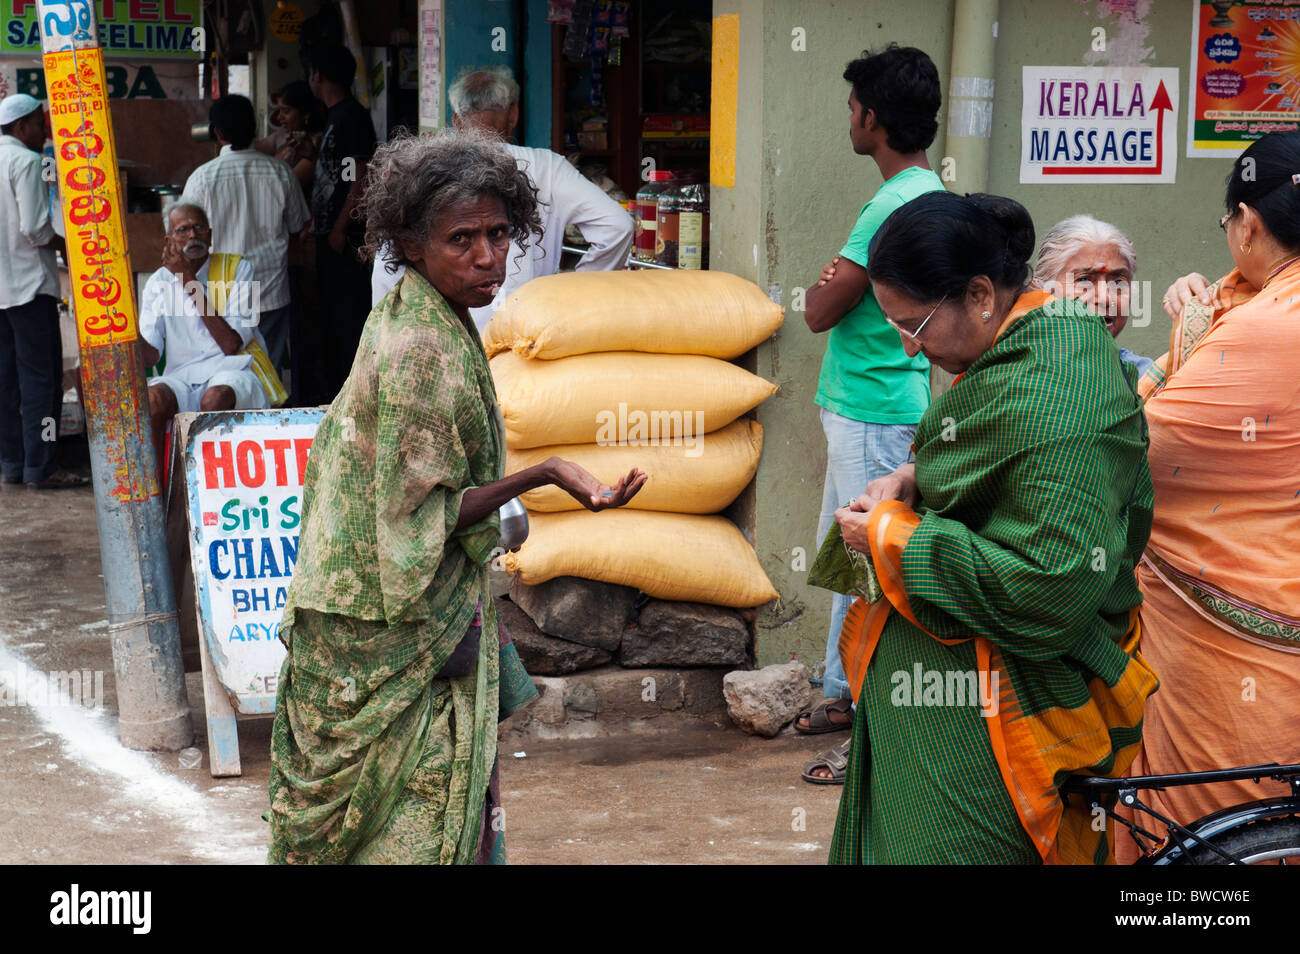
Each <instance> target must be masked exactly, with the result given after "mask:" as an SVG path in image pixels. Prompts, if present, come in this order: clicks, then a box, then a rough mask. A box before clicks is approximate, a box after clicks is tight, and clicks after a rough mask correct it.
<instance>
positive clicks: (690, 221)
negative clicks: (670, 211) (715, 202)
mask: <svg viewBox="0 0 1300 954" xmlns="http://www.w3.org/2000/svg"><path fill="white" fill-rule="evenodd" d="M674 205H675V206H676V208H677V267H678V268H690V269H701V268H708V267H709V187H708V185H706V184H705V183H704V182H700V181H693V182H687V183H685V184H683V185H682V186H681V188H680V189H679V190H678V195H677V198H676V199H675V201H674Z"/></svg>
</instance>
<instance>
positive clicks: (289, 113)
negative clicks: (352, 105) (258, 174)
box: [255, 80, 325, 197]
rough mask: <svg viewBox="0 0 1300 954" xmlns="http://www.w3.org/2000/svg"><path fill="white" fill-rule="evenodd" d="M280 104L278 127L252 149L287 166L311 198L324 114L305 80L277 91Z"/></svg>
mask: <svg viewBox="0 0 1300 954" xmlns="http://www.w3.org/2000/svg"><path fill="white" fill-rule="evenodd" d="M279 100H280V102H279V105H278V106H277V107H276V110H275V111H276V113H277V114H278V117H279V120H280V122H279V125H277V126H276V128H275V131H274V132H272V133H271V135H269V136H267V137H266V138H265V139H260V140H258V141H257V142H256V143H255V146H256V147H257V149H258V150H260V151H261V152H264V153H266V154H267V155H269V156H275V157H276V158H277V159H283V160H284V161H285V162H287V163H289V165H290V166H292V167H293V174H294V175H295V176H297V177H298V182H299V183H301V184H302V188H303V191H304V192H306V193H307V195H308V197H310V195H311V182H312V178H313V177H314V176H315V174H316V153H317V152H318V151H319V149H320V140H321V133H322V132H324V128H325V123H324V110H323V108H322V106H321V103H320V100H318V99H317V98H316V97H315V96H313V95H312V92H311V86H309V85H308V84H307V83H306V82H305V81H304V80H295V81H294V82H292V83H289V84H287V85H286V86H285V87H284V89H282V90H280V96H279Z"/></svg>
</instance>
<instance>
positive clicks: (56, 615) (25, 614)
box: [0, 486, 843, 864]
mask: <svg viewBox="0 0 1300 954" xmlns="http://www.w3.org/2000/svg"><path fill="white" fill-rule="evenodd" d="M2 490H3V492H0V553H3V554H4V570H3V573H2V575H0V682H4V681H9V684H10V685H12V684H13V682H12V680H14V679H15V678H17V677H18V676H20V675H22V674H23V673H24V672H26V673H28V674H30V673H31V672H33V671H35V672H40V673H44V672H48V671H51V670H73V669H76V670H90V671H92V673H93V672H95V671H98V672H102V673H103V687H104V691H103V696H102V700H99V701H100V702H102V704H101V705H99V706H98V707H91V706H75V705H73V706H69V705H65V706H51V705H45V706H23V707H14V706H0V766H3V768H0V805H4V806H5V809H6V810H5V811H4V812H3V813H0V864H22V863H32V864H44V863H74V864H78V863H142V864H161V863H258V862H260V861H261V860H262V858H263V857H264V852H265V841H266V825H265V823H264V822H263V821H262V820H261V817H260V816H261V813H262V812H263V811H264V810H265V808H266V779H267V758H266V751H267V746H268V741H269V729H270V723H269V721H268V720H252V721H247V722H243V723H241V729H240V737H241V753H242V755H243V762H244V770H245V774H244V775H243V776H242V777H241V778H237V779H213V778H211V777H210V776H209V775H208V773H207V770H206V765H207V762H206V758H205V759H204V761H203V762H202V763H201V764H200V765H199V766H198V767H195V768H185V767H182V766H181V765H180V764H179V760H178V757H177V755H176V754H174V753H157V754H155V753H141V752H132V751H128V750H126V749H123V748H122V747H121V746H120V745H119V744H118V742H117V736H116V729H115V712H116V710H115V696H114V691H113V682H114V680H113V667H112V658H111V654H110V652H109V644H108V637H107V633H106V630H105V624H106V614H105V608H104V590H103V577H102V575H101V574H100V557H99V543H98V538H97V534H96V531H95V513H94V500H93V498H92V496H91V493H90V491H89V490H74V491H58V492H32V491H28V490H27V489H26V488H25V487H22V486H19V487H11V486H3V487H2ZM93 682H94V677H93V676H92V677H91V679H89V680H88V686H87V690H86V693H85V694H86V696H88V697H90V698H87V699H85V700H84V701H85V702H87V703H91V702H94V701H96V700H95V699H94V698H93V697H94V692H93V691H92V690H91V689H90V688H89V687H90V685H93ZM187 685H188V689H189V697H190V701H191V710H192V714H193V723H194V726H195V728H196V730H198V731H200V732H201V730H202V725H203V722H202V689H201V682H200V680H199V678H198V674H197V673H191V674H189V676H188V677H187ZM826 738H827V737H821V738H818V737H812V738H805V737H802V736H798V735H794V734H792V733H790V732H789V731H788V730H787V733H786V734H785V735H783V736H781V737H778V738H777V739H773V740H770V741H769V740H761V739H756V738H752V737H750V736H746V735H744V734H743V733H741V732H739V731H738V730H736V729H735V728H733V727H731V726H729V725H719V724H715V723H699V722H695V723H690V724H687V723H680V724H678V726H677V727H676V728H674V729H673V730H671V731H657V732H655V733H653V734H643V735H629V736H627V737H625V738H605V739H590V740H583V741H562V740H550V741H546V742H534V743H529V744H526V745H524V747H523V751H524V752H525V753H526V754H525V757H523V758H516V757H514V753H513V751H512V748H511V747H508V748H507V750H506V751H504V752H503V753H502V790H503V795H502V798H503V802H504V805H505V809H506V831H507V846H508V851H509V855H510V860H511V861H512V862H515V863H532V864H578V863H601V864H617V863H652V864H653V863H672V862H679V863H680V862H685V863H711V862H740V863H757V864H767V863H786V864H788V863H804V864H821V863H823V862H824V861H825V858H826V852H827V848H828V845H829V837H830V832H831V830H832V828H833V825H834V820H835V808H836V804H837V802H838V798H839V789H838V788H832V787H824V786H812V785H807V784H805V783H804V782H802V781H801V780H800V779H799V777H798V767H799V766H800V765H801V764H802V763H803V761H804V760H805V759H807V758H809V757H810V756H811V755H812V754H814V753H815V752H817V751H819V750H820V749H821V748H823V747H824V746H825V743H826ZM829 738H830V739H831V740H832V741H839V740H840V739H842V738H843V737H842V736H830V737H829ZM196 745H197V747H198V748H199V749H200V750H202V751H204V754H205V755H206V740H205V739H204V738H202V736H201V735H200V736H199V737H198V738H197V740H196Z"/></svg>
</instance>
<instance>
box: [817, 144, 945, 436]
mask: <svg viewBox="0 0 1300 954" xmlns="http://www.w3.org/2000/svg"><path fill="white" fill-rule="evenodd" d="M942 190H943V183H942V182H941V181H940V180H939V177H938V176H937V175H935V174H934V172H933V171H932V170H930V169H921V168H918V167H917V166H910V167H908V168H907V169H904V170H903V171H902V172H900V173H898V175H896V176H894V177H893V178H892V179H890V180H889V181H888V182H885V183H884V184H883V185H881V187H880V188H879V189H877V190H876V194H875V195H874V196H872V197H871V201H870V202H868V203H867V204H866V205H864V206H863V207H862V211H861V212H860V213H858V221H857V224H856V225H854V226H853V231H852V232H850V233H849V240H848V241H847V242H845V243H844V248H842V249H841V250H840V257H841V258H847V259H848V260H849V261H851V262H855V263H856V264H858V265H861V266H862V267H863V268H867V267H868V266H867V247H868V246H869V245H870V244H871V237H872V236H873V235H875V234H876V229H878V228H880V226H881V225H882V224H884V221H885V219H887V218H889V214H890V213H891V212H893V211H894V210H895V209H897V208H898V207H899V206H900V205H903V204H904V203H906V202H910V201H911V200H912V199H915V198H916V197H917V196H918V195H924V194H925V193H927V192H939V191H942ZM929 372H930V362H929V361H927V360H926V359H925V356H924V355H921V354H918V355H917V356H916V357H915V358H909V357H908V356H907V352H905V351H904V350H903V345H902V342H900V341H899V340H898V332H897V331H895V330H894V329H893V328H892V327H890V325H889V323H888V322H886V321H885V315H884V312H882V311H881V310H880V305H878V304H877V303H876V295H875V292H873V291H872V290H871V288H870V287H868V288H867V293H866V294H865V295H864V296H863V297H862V301H860V302H858V304H857V305H856V306H855V307H854V308H853V309H852V310H850V311H849V313H848V314H846V315H845V316H844V317H843V318H841V319H840V321H839V324H837V325H836V326H835V327H834V328H832V329H831V333H830V338H829V340H828V341H827V343H826V355H825V357H823V358H822V373H821V377H820V378H819V379H818V381H817V399H816V402H817V404H819V405H820V406H822V407H824V408H826V409H827V410H828V411H834V412H835V413H836V414H840V415H842V416H844V417H848V418H852V419H853V420H855V421H865V422H866V423H868V424H915V423H916V422H917V421H919V420H920V419H921V415H922V414H923V413H924V412H925V409H926V407H927V406H928V405H929V404H930V373H929Z"/></svg>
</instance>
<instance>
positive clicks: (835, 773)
mask: <svg viewBox="0 0 1300 954" xmlns="http://www.w3.org/2000/svg"><path fill="white" fill-rule="evenodd" d="M852 742H853V739H851V738H849V739H845V740H844V741H843V742H841V743H840V744H839V745H837V746H835V748H833V749H831V750H830V751H828V752H823V753H822V754H821V755H819V756H817V758H815V759H809V760H808V761H807V762H805V763H804V767H803V780H804V781H805V782H812V783H813V784H814V785H843V784H844V776H846V775H847V774H848V772H849V746H850V745H851V744H852ZM819 768H824V769H827V770H829V771H830V773H831V775H830V778H821V777H819V776H817V775H814V774H813V772H814V771H815V770H816V769H819Z"/></svg>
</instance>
